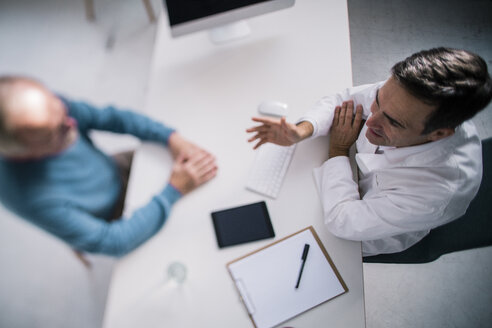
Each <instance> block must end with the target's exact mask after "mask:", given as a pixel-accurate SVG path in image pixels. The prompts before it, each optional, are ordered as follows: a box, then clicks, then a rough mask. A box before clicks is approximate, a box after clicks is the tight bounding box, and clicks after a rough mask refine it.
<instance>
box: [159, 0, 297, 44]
mask: <svg viewBox="0 0 492 328" xmlns="http://www.w3.org/2000/svg"><path fill="white" fill-rule="evenodd" d="M294 2H295V0H164V6H165V7H166V8H167V14H168V17H169V24H170V26H171V35H172V36H173V37H178V36H181V35H185V34H189V33H193V32H197V31H201V30H209V32H210V33H209V35H210V39H211V40H212V42H214V43H224V42H227V41H230V40H234V39H237V38H241V37H244V36H246V35H248V34H249V33H250V28H249V26H248V24H247V23H246V22H245V21H244V19H246V18H249V17H253V16H258V15H261V14H265V13H269V12H272V11H276V10H280V9H284V8H288V7H291V6H293V5H294Z"/></svg>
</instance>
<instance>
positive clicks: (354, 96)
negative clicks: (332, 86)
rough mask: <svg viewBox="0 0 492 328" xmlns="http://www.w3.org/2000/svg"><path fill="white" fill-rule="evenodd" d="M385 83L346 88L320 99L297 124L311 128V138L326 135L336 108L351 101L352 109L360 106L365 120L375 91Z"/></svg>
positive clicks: (369, 111)
mask: <svg viewBox="0 0 492 328" xmlns="http://www.w3.org/2000/svg"><path fill="white" fill-rule="evenodd" d="M384 82H385V81H383V82H379V83H375V84H365V85H361V86H357V87H353V88H348V89H345V90H343V91H342V92H340V93H336V94H333V95H331V96H326V97H323V98H321V99H320V100H319V101H318V102H316V104H315V105H314V106H313V108H311V109H310V110H308V111H307V112H306V113H305V114H304V116H302V117H301V118H300V119H299V120H298V122H302V121H307V122H309V123H311V125H312V126H313V135H312V136H311V137H312V138H315V137H318V136H326V135H328V133H329V131H330V128H331V123H332V121H333V113H334V111H335V107H336V106H340V105H342V103H343V102H344V101H347V100H353V101H354V108H355V107H356V106H357V105H359V104H360V105H362V107H363V115H362V118H363V119H366V118H367V117H368V116H369V114H370V113H371V104H372V102H373V101H374V98H375V95H376V91H377V90H378V89H379V88H380V87H381V86H382V85H383V84H384Z"/></svg>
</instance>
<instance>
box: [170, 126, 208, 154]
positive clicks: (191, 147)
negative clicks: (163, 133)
mask: <svg viewBox="0 0 492 328" xmlns="http://www.w3.org/2000/svg"><path fill="white" fill-rule="evenodd" d="M169 149H170V150H171V154H172V155H173V158H174V160H176V159H177V158H178V157H179V156H180V155H183V156H190V155H191V154H193V153H194V152H197V151H201V150H202V149H201V148H200V147H198V146H197V145H195V144H194V143H192V142H190V141H188V140H186V139H185V138H183V137H182V136H181V135H180V134H179V133H178V132H173V133H172V134H171V136H170V137H169Z"/></svg>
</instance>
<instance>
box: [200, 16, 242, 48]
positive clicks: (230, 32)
mask: <svg viewBox="0 0 492 328" xmlns="http://www.w3.org/2000/svg"><path fill="white" fill-rule="evenodd" d="M208 32H209V33H208V35H209V37H210V41H212V42H213V43H215V44H222V43H226V42H230V41H234V40H237V39H241V38H244V37H246V36H248V35H249V34H250V33H251V28H250V27H249V25H248V23H247V22H246V21H244V20H241V21H237V22H234V23H230V24H226V25H222V26H218V27H214V28H212V29H210V30H209V31H208Z"/></svg>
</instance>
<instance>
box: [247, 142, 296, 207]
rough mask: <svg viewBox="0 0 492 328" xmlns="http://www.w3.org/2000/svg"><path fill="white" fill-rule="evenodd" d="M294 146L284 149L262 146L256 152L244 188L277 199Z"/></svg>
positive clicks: (267, 145)
mask: <svg viewBox="0 0 492 328" xmlns="http://www.w3.org/2000/svg"><path fill="white" fill-rule="evenodd" d="M295 148H296V144H294V145H292V146H289V147H285V146H278V145H275V144H271V143H266V144H264V145H262V146H261V147H260V148H259V149H258V150H257V151H256V152H257V153H256V157H255V159H254V161H253V164H252V166H251V169H250V172H249V176H248V179H247V181H246V188H247V189H249V190H251V191H254V192H257V193H260V194H262V195H265V196H268V197H271V198H277V196H278V193H279V192H280V187H281V186H282V182H283V181H284V177H285V174H286V173H287V169H288V168H289V164H290V161H291V159H292V156H293V155H294V150H295Z"/></svg>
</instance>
